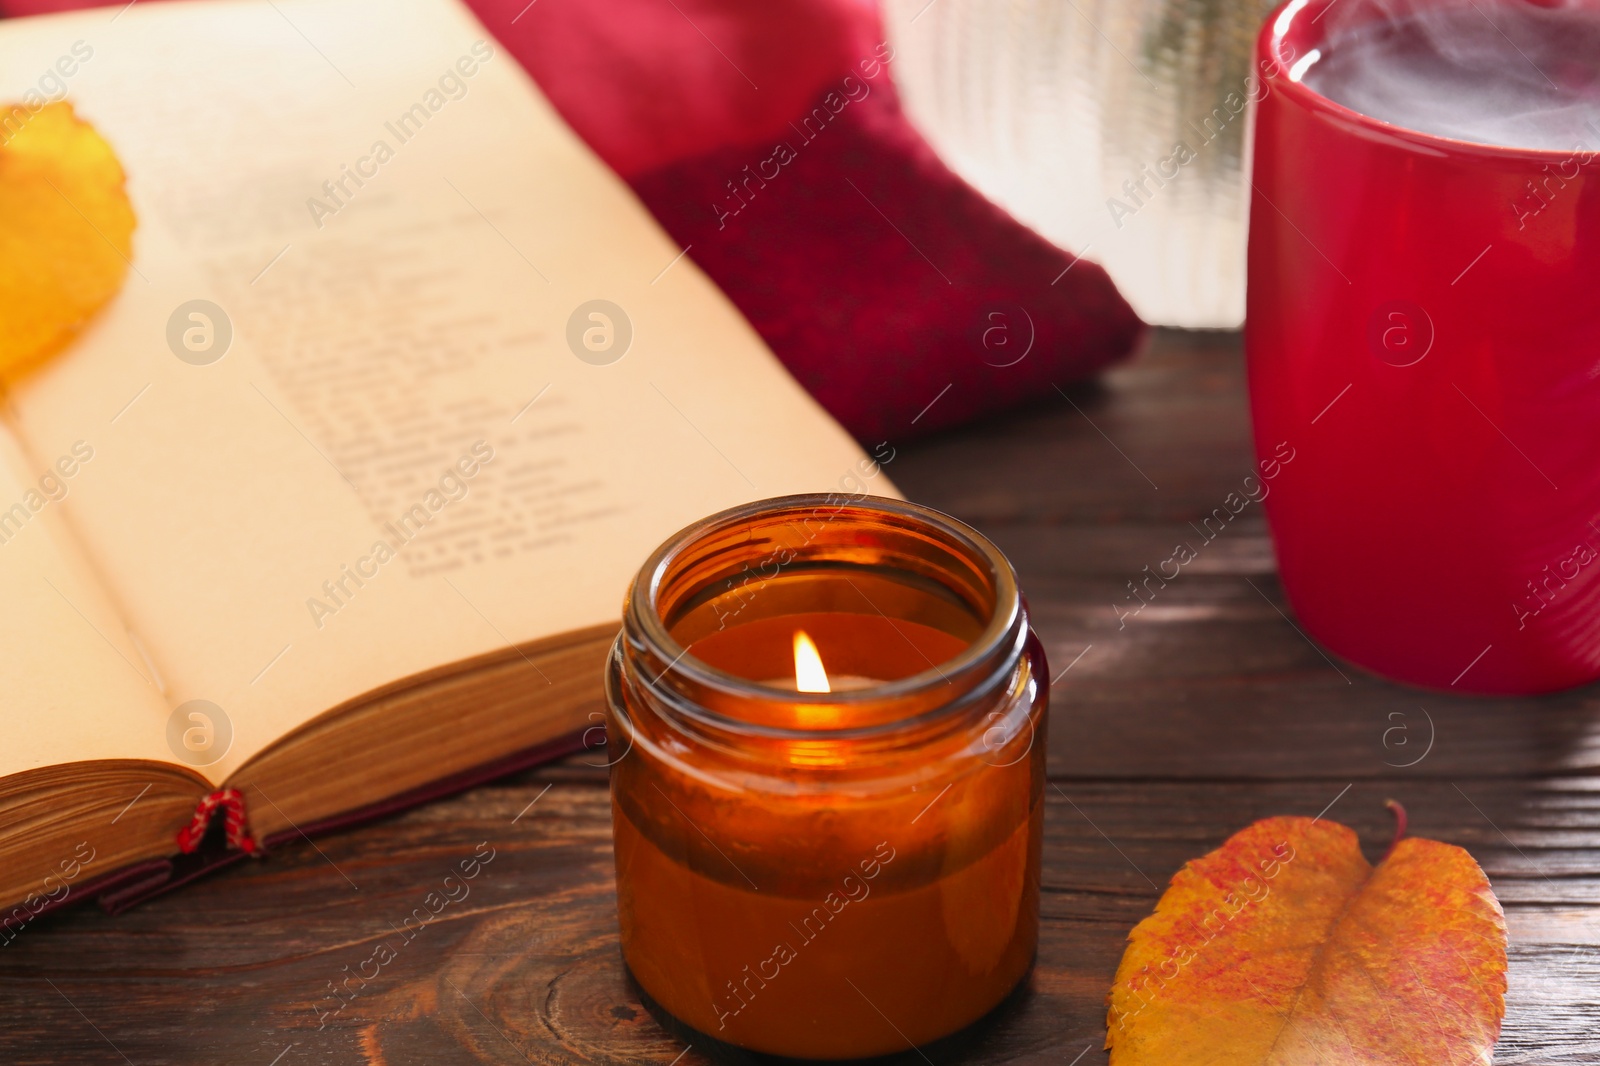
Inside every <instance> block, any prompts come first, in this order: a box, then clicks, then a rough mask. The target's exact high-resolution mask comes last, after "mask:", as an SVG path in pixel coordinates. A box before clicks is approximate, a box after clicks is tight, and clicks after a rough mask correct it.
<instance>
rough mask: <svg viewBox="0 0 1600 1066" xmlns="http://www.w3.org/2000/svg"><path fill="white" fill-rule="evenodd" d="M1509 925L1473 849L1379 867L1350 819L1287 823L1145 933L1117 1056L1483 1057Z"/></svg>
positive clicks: (1183, 890)
mask: <svg viewBox="0 0 1600 1066" xmlns="http://www.w3.org/2000/svg"><path fill="white" fill-rule="evenodd" d="M1505 990H1506V924H1505V916H1504V914H1503V913H1502V912H1501V910H1500V904H1499V901H1497V900H1496V899H1495V897H1494V892H1493V891H1492V890H1491V889H1490V887H1489V880H1488V878H1487V877H1485V876H1484V873H1483V871H1482V870H1481V869H1479V867H1478V864H1477V863H1476V862H1474V861H1473V859H1472V856H1471V855H1468V854H1467V853H1466V852H1465V851H1463V850H1462V849H1460V848H1457V847H1453V846H1451V845H1449V844H1441V843H1439V842H1437V841H1433V840H1419V839H1405V840H1401V841H1400V842H1399V843H1397V844H1396V845H1395V846H1394V848H1393V849H1392V850H1391V851H1390V853H1389V855H1388V856H1387V857H1386V858H1385V859H1384V860H1383V861H1382V862H1380V863H1379V864H1378V865H1377V866H1376V867H1373V866H1372V865H1371V864H1369V863H1368V862H1367V860H1366V859H1365V858H1363V857H1362V855H1361V850H1360V848H1359V847H1358V845H1357V841H1356V835H1355V833H1353V832H1351V831H1350V830H1349V829H1346V828H1345V827H1344V826H1342V825H1337V824H1335V823H1333V822H1326V821H1314V820H1312V819H1309V818H1269V819H1267V820H1265V821H1261V822H1257V823H1256V824H1255V825H1252V826H1250V827H1249V828H1247V829H1245V830H1243V831H1241V832H1239V833H1236V834H1234V835H1233V836H1232V837H1231V838H1229V839H1228V841H1227V842H1226V843H1225V844H1223V845H1222V847H1220V848H1218V849H1217V850H1216V851H1213V852H1211V853H1210V854H1209V855H1206V856H1205V857H1204V858H1200V859H1196V860H1193V861H1191V862H1190V863H1188V864H1187V865H1185V866H1184V868H1183V869H1182V870H1179V871H1178V873H1177V874H1176V875H1174V876H1173V878H1172V883H1171V885H1170V886H1169V887H1168V888H1167V891H1166V892H1165V894H1163V895H1162V897H1161V901H1160V902H1159V903H1157V904H1156V909H1155V913H1153V914H1151V915H1150V917H1148V918H1146V919H1145V920H1144V921H1142V922H1140V923H1139V924H1138V925H1137V926H1136V927H1135V928H1134V930H1133V932H1132V933H1130V934H1129V935H1128V949H1127V951H1126V953H1125V954H1124V955H1123V957H1122V965H1121V966H1120V967H1118V969H1117V977H1116V982H1115V983H1114V984H1113V986H1112V989H1111V995H1110V1011H1109V1013H1108V1016H1107V1028H1108V1034H1107V1038H1106V1046H1107V1047H1108V1048H1110V1049H1111V1062H1112V1066H1147V1064H1148V1066H1267V1064H1271V1066H1302V1064H1303V1066H1312V1064H1315V1066H1354V1064H1361V1066H1407V1064H1415V1066H1467V1064H1469V1063H1488V1062H1489V1061H1490V1058H1491V1053H1492V1050H1493V1048H1494V1043H1495V1040H1496V1038H1497V1037H1498V1036H1499V1033H1500V1019H1501V1017H1502V1015H1503V1014H1504V1013H1505Z"/></svg>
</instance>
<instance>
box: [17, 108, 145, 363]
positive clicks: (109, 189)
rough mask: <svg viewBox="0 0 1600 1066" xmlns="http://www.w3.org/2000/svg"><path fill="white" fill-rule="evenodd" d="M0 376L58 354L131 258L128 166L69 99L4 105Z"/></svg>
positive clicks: (112, 289)
mask: <svg viewBox="0 0 1600 1066" xmlns="http://www.w3.org/2000/svg"><path fill="white" fill-rule="evenodd" d="M0 120H3V122H0V377H10V376H12V375H14V374H15V373H16V372H17V371H19V370H23V369H25V368H27V367H28V366H31V365H32V364H34V363H37V362H38V361H39V360H41V359H43V358H45V357H47V356H49V355H51V354H53V353H54V352H56V351H58V350H60V349H61V348H62V347H63V346H64V345H66V343H67V342H68V341H70V340H71V339H72V338H73V337H74V336H75V335H76V334H77V333H78V331H79V330H80V329H82V328H83V326H84V324H85V323H86V322H87V321H88V320H89V318H90V317H91V316H92V315H93V314H94V313H95V312H96V311H98V310H99V309H100V308H101V307H102V306H103V305H104V304H105V303H106V301H108V300H110V299H111V297H113V296H115V295H116V294H117V290H119V289H120V288H121V287H122V281H123V278H124V276H125V275H126V273H127V270H128V266H129V264H130V261H131V257H132V255H133V227H134V216H133V206H132V205H131V204H130V203H129V202H128V195H127V193H126V191H124V189H123V173H122V164H120V163H119V162H117V157H116V153H114V152H113V151H112V150H111V146H110V145H108V144H107V143H106V142H105V140H104V139H103V138H102V137H101V136H100V135H99V134H98V133H96V132H95V130H94V127H92V126H90V125H89V124H88V123H87V122H84V121H83V120H82V119H80V118H78V117H77V115H75V114H74V113H73V110H72V105H71V104H68V103H65V102H62V103H54V104H46V105H45V106H44V107H42V108H40V109H39V110H38V111H34V112H30V111H29V110H28V108H27V107H25V106H23V105H20V104H18V105H7V104H0Z"/></svg>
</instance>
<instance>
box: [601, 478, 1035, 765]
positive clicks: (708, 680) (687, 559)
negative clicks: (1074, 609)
mask: <svg viewBox="0 0 1600 1066" xmlns="http://www.w3.org/2000/svg"><path fill="white" fill-rule="evenodd" d="M808 612H834V614H835V615H837V614H841V613H842V614H850V615H853V616H858V617H859V619H860V623H859V624H860V625H861V626H862V627H863V628H864V629H866V630H870V631H871V632H873V633H877V634H881V637H880V639H881V643H880V644H878V645H876V646H875V647H872V648H859V649H856V648H846V649H845V652H846V655H847V656H848V655H849V654H851V653H855V652H858V653H859V656H860V661H861V662H863V663H867V664H869V665H868V666H866V667H863V668H862V672H868V671H869V670H871V669H872V668H873V666H875V665H876V664H874V663H872V660H873V658H874V656H876V658H878V659H880V660H886V661H893V662H899V663H901V664H902V665H901V666H900V667H899V668H898V670H894V671H892V676H887V677H882V676H877V675H876V674H869V676H872V677H873V678H874V680H873V681H872V682H871V683H867V684H863V685H861V687H855V688H850V689H846V690H843V691H832V692H805V693H798V692H796V691H795V690H794V688H793V687H789V688H787V689H786V688H784V687H780V685H779V683H777V682H776V681H775V678H774V677H773V676H763V675H762V674H761V673H760V671H759V669H758V670H757V676H756V677H751V676H744V675H742V674H741V673H738V672H734V670H732V669H726V668H723V667H721V666H718V665H714V664H713V663H711V662H707V661H704V660H703V659H702V658H701V657H700V656H698V655H696V654H695V652H694V651H693V650H691V649H694V648H696V647H707V646H710V645H711V644H712V643H713V642H714V641H715V640H718V639H723V638H725V637H726V636H727V635H728V631H729V630H730V629H734V628H737V627H746V626H752V627H756V626H767V627H768V628H771V629H774V630H776V629H780V628H783V627H786V626H787V625H789V622H788V620H789V619H794V618H804V617H807V616H808ZM751 632H754V630H751ZM919 634H932V635H933V636H939V635H940V634H944V635H947V637H948V638H954V639H953V640H947V641H946V643H945V645H943V646H946V647H952V646H957V647H961V650H960V651H958V652H957V653H956V654H954V655H953V656H949V657H944V656H942V655H938V654H935V653H933V652H930V651H927V650H925V649H924V648H923V647H922V646H921V645H922V644H925V643H926V642H927V641H926V639H925V638H923V639H919V637H918V635H919ZM1027 641H1028V625H1027V618H1026V612H1025V610H1024V608H1023V604H1022V600H1021V597H1020V595H1019V593H1018V590H1017V583H1016V577H1015V574H1014V573H1013V571H1012V569H1011V566H1010V564H1009V562H1007V560H1006V559H1005V557H1004V556H1003V555H1002V554H1001V553H1000V551H999V549H998V548H996V547H995V546H994V545H993V544H992V543H990V542H989V541H988V540H987V539H986V538H984V537H983V536H982V535H981V534H979V533H977V532H976V531H975V530H973V529H971V528H970V527H968V526H966V525H964V524H962V523H960V522H957V521H956V520H954V519H952V518H949V517H948V516H946V515H943V514H941V513H939V512H937V511H934V510H931V509H929V508H926V507H921V506H918V505H916V504H910V503H904V502H901V501H897V500H887V499H876V498H870V497H839V496H831V495H829V496H824V495H808V496H791V497H785V498H782V499H780V500H773V501H765V502H763V503H759V504H751V505H747V506H744V507H739V508H734V509H732V510H729V511H725V512H722V513H721V514H718V515H714V516H712V517H711V518H708V519H705V520H703V521H701V522H699V523H696V524H695V525H693V526H690V527H688V528H687V529H685V530H683V531H682V532H681V533H680V534H678V535H677V536H676V537H674V538H673V539H672V540H670V541H669V542H668V543H667V544H665V545H663V546H662V547H661V548H660V549H659V550H658V551H657V552H656V553H655V554H654V555H653V556H652V557H651V558H650V559H649V560H648V561H647V562H646V563H645V565H644V567H643V568H642V569H641V571H640V573H639V575H638V577H637V578H636V579H635V581H634V583H633V586H632V588H631V589H630V591H629V594H628V598H627V603H626V607H625V611H624V618H623V630H622V635H621V637H620V638H619V640H618V643H617V648H616V652H615V653H614V655H613V660H612V663H611V667H610V669H609V670H608V678H607V683H608V686H610V687H611V688H612V689H613V695H614V696H619V695H624V694H625V695H626V696H627V699H626V701H625V705H626V706H629V707H631V708H633V709H634V711H635V713H649V714H650V715H651V716H652V717H654V718H656V719H657V720H658V721H659V722H660V723H662V724H664V725H667V726H669V727H670V728H671V730H672V731H675V732H677V733H679V734H681V735H682V737H683V739H684V740H685V741H686V742H689V743H696V742H698V743H699V744H706V745H711V746H714V747H717V748H720V749H722V750H724V751H725V752H731V751H738V750H740V749H750V750H751V751H752V752H753V751H754V750H756V749H767V748H770V747H771V746H772V745H779V746H782V747H784V748H786V749H794V748H796V746H798V748H799V749H802V750H803V749H804V748H805V747H806V745H808V744H810V743H814V742H815V743H824V744H826V745H827V746H829V747H830V748H831V749H834V750H837V749H838V748H839V746H840V745H845V746H847V747H848V748H849V749H850V750H851V752H852V753H853V754H854V755H856V756H861V755H866V754H867V753H869V752H871V751H885V752H888V751H892V750H900V749H904V748H907V747H913V746H917V745H921V744H926V743H929V742H931V741H933V740H934V739H935V738H937V737H938V736H940V735H942V734H946V733H959V732H963V731H966V730H969V729H970V727H971V725H972V723H973V722H974V721H977V720H981V718H982V717H983V715H984V714H985V713H987V712H988V710H989V708H990V706H991V705H992V704H994V703H995V702H996V701H998V700H1003V699H1005V698H1006V695H1007V693H1008V692H1009V690H1010V689H1011V688H1012V685H1013V682H1014V679H1015V677H1016V674H1017V671H1018V666H1019V663H1020V661H1021V659H1022V656H1023V654H1024V650H1025V646H1026V644H1027ZM902 642H903V643H902ZM769 643H770V642H769ZM860 643H865V642H860ZM906 663H909V664H911V668H909V669H908V668H907V667H906V666H905V665H904V664H906ZM741 669H745V670H746V673H748V672H749V668H747V667H744V666H742V665H741ZM767 673H768V674H769V675H770V674H773V671H772V670H768V671H767ZM620 702H622V701H617V700H615V699H614V700H613V704H614V705H618V704H619V703H620Z"/></svg>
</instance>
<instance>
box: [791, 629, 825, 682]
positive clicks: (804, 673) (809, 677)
mask: <svg viewBox="0 0 1600 1066" xmlns="http://www.w3.org/2000/svg"><path fill="white" fill-rule="evenodd" d="M794 687H795V688H796V689H798V690H799V691H801V692H832V691H833V689H832V688H830V687H829V686H828V671H827V670H825V669H823V667H822V656H821V655H820V654H818V652H817V646H816V644H814V643H812V641H811V638H810V637H809V636H808V635H807V634H806V631H805V630H803V629H797V630H795V631H794Z"/></svg>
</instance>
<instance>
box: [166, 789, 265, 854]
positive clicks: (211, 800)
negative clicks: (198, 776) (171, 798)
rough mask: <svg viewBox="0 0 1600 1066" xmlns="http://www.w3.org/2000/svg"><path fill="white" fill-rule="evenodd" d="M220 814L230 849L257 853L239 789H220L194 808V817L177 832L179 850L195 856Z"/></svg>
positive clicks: (242, 796) (242, 794) (242, 795)
mask: <svg viewBox="0 0 1600 1066" xmlns="http://www.w3.org/2000/svg"><path fill="white" fill-rule="evenodd" d="M218 811H221V812H222V828H223V832H224V836H225V837H226V839H227V842H228V847H229V848H230V849H237V850H239V851H242V852H244V853H245V854H246V855H254V854H255V853H256V838H255V837H254V836H252V835H251V833H250V818H249V815H248V813H247V812H246V811H245V807H244V793H243V792H240V791H239V790H238V789H236V788H219V789H217V790H216V791H215V792H213V793H211V794H210V795H208V796H205V797H203V798H202V799H201V800H200V802H199V804H197V805H196V806H195V809H194V817H193V818H191V819H190V820H189V824H188V825H186V826H184V827H183V828H182V829H180V830H178V850H179V851H181V852H183V853H184V854H185V855H192V854H194V853H195V852H196V851H198V850H199V848H200V844H201V842H202V841H203V840H205V838H206V830H208V829H210V828H211V822H212V820H213V819H214V818H215V817H216V814H217V812H218Z"/></svg>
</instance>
